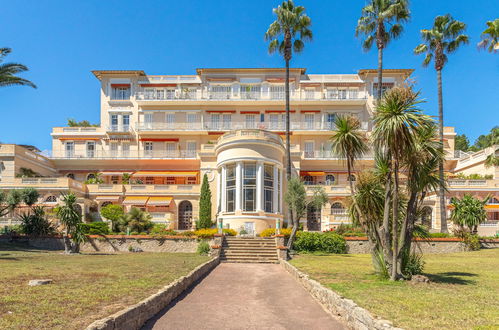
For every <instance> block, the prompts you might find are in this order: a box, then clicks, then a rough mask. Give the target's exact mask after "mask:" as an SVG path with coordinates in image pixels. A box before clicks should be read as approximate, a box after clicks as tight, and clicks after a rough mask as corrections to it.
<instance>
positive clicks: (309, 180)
mask: <svg viewBox="0 0 499 330" xmlns="http://www.w3.org/2000/svg"><path fill="white" fill-rule="evenodd" d="M303 183H304V184H306V185H312V184H314V178H313V177H312V176H311V175H305V176H304V177H303Z"/></svg>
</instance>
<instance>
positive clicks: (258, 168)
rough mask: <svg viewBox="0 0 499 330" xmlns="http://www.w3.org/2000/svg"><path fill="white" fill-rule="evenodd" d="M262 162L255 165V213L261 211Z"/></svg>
mask: <svg viewBox="0 0 499 330" xmlns="http://www.w3.org/2000/svg"><path fill="white" fill-rule="evenodd" d="M263 195H264V194H263V162H261V161H259V162H257V163H256V211H257V212H259V211H263Z"/></svg>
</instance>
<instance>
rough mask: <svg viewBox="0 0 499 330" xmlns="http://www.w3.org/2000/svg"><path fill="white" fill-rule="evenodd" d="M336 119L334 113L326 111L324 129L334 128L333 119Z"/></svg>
mask: <svg viewBox="0 0 499 330" xmlns="http://www.w3.org/2000/svg"><path fill="white" fill-rule="evenodd" d="M335 119H336V114H334V113H326V114H325V117H324V129H331V130H332V129H334V121H335Z"/></svg>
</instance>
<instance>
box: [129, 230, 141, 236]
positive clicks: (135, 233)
mask: <svg viewBox="0 0 499 330" xmlns="http://www.w3.org/2000/svg"><path fill="white" fill-rule="evenodd" d="M138 234H139V232H138V231H132V232H131V233H130V235H138Z"/></svg>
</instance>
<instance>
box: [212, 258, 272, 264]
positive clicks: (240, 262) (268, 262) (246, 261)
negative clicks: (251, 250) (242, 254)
mask: <svg viewBox="0 0 499 330" xmlns="http://www.w3.org/2000/svg"><path fill="white" fill-rule="evenodd" d="M220 262H226V263H239V264H278V263H279V260H227V259H220Z"/></svg>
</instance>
